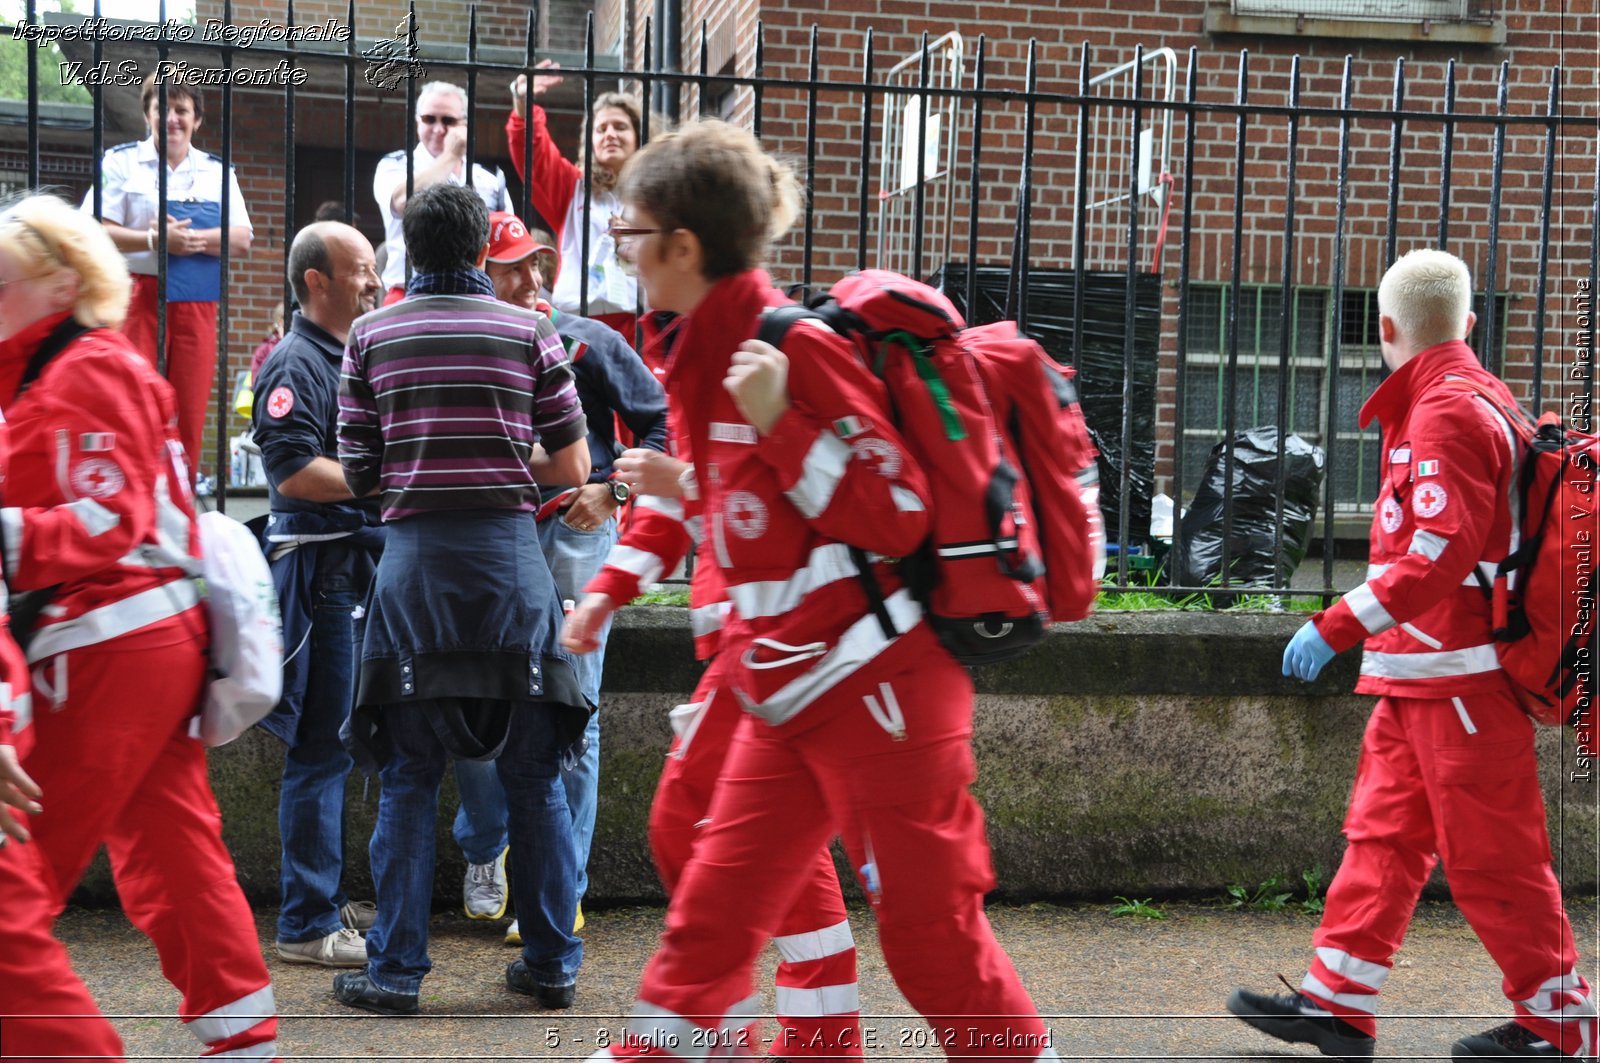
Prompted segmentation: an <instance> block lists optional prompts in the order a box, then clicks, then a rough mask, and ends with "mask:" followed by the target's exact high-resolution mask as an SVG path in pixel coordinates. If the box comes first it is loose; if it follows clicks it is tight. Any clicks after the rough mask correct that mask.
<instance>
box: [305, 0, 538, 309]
mask: <svg viewBox="0 0 1600 1063" xmlns="http://www.w3.org/2000/svg"><path fill="white" fill-rule="evenodd" d="M290 2H291V3H292V2H293V0H290ZM406 11H407V15H406V18H407V19H408V20H409V21H408V22H407V24H406V29H407V31H408V32H409V31H413V30H415V29H416V28H417V0H408V3H407V6H406ZM528 98H529V102H530V104H531V102H532V99H533V92H532V89H530V90H529V92H528ZM524 139H526V138H524ZM416 192H417V79H416V78H406V200H407V201H408V202H409V201H410V199H411V197H412V196H414V195H416ZM403 234H404V230H403V229H402V235H403ZM411 272H412V271H411V251H410V250H409V249H407V251H406V272H405V277H404V279H403V280H402V282H401V283H403V284H404V285H406V286H408V287H409V286H410V284H411ZM284 305H285V306H288V305H289V304H288V303H287V302H285V303H284Z"/></svg>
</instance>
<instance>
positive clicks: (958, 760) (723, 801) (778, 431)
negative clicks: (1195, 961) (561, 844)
mask: <svg viewBox="0 0 1600 1063" xmlns="http://www.w3.org/2000/svg"><path fill="white" fill-rule="evenodd" d="M618 192H619V195H620V198H621V200H622V203H623V208H624V209H623V213H622V215H621V216H619V217H617V218H615V219H614V221H613V226H612V235H613V236H614V237H615V238H617V239H618V240H619V241H622V242H624V243H626V244H628V245H630V246H629V248H628V253H629V255H630V256H631V258H632V260H633V261H634V263H635V264H636V265H637V267H638V271H639V277H640V282H641V283H642V284H643V285H644V287H645V289H646V292H647V294H648V295H649V298H650V304H651V306H652V307H654V308H656V309H658V310H666V311H671V312H673V313H675V314H677V315H678V317H677V318H676V319H675V320H674V321H673V322H672V323H671V324H670V325H669V326H667V327H666V328H664V329H662V330H661V331H660V332H658V333H657V334H656V335H655V336H653V337H652V340H651V342H652V343H653V344H656V345H659V346H658V352H659V351H660V350H665V351H666V357H665V359H664V361H665V362H666V365H667V376H666V386H667V395H668V400H669V403H670V405H671V415H672V417H673V418H675V419H676V431H677V432H678V434H679V435H680V436H683V437H687V439H688V442H689V450H690V453H691V455H692V460H693V473H694V477H693V485H692V490H691V491H689V492H688V493H689V494H692V495H694V496H695V505H696V506H697V507H698V510H699V515H700V521H701V524H702V526H703V528H704V529H705V534H706V535H707V536H708V537H709V540H710V543H711V554H712V556H713V557H714V558H715V561H716V564H717V566H718V568H719V569H721V571H722V575H723V577H724V579H725V582H726V584H727V593H728V598H729V600H730V601H731V602H732V612H731V613H730V615H729V617H728V621H727V625H726V628H725V631H724V636H723V642H722V647H721V650H720V654H721V656H722V657H723V658H724V659H725V660H726V661H727V662H728V664H727V666H726V671H725V673H724V681H725V683H726V685H727V688H728V689H729V691H730V692H731V694H732V695H733V696H734V697H735V698H737V700H738V702H739V704H740V705H742V706H743V707H744V709H745V710H746V715H745V716H744V717H743V718H742V719H741V720H740V721H739V723H738V726H737V730H736V732H735V734H734V736H733V740H732V746H731V748H730V750H729V753H728V759H727V762H726V765H725V766H724V768H723V771H722V775H721V778H720V779H718V781H717V786H716V792H715V795H714V796H713V797H712V800H711V809H710V814H709V819H710V823H709V824H708V825H707V827H706V829H705V833H704V834H703V835H702V836H701V837H700V838H699V839H698V840H697V842H696V844H695V847H694V855H693V856H692V858H691V859H690V861H689V863H688V866H687V867H685V868H684V870H683V873H682V876H681V878H680V879H679V882H678V884H677V889H676V890H675V892H674V893H673V895H672V901H671V905H670V907H669V908H668V911H667V929H666V933H665V934H664V935H663V938H662V943H661V948H660V949H659V950H658V951H657V953H656V954H655V956H654V957H653V958H652V959H651V960H650V963H649V964H648V966H647V967H646V968H645V972H644V978H643V981H642V984H641V986H640V990H639V1003H638V1006H637V1007H636V1008H635V1010H634V1013H633V1015H632V1017H631V1018H630V1019H629V1022H628V1036H627V1039H626V1040H625V1041H624V1042H623V1043H622V1044H620V1045H617V1046H614V1047H613V1048H611V1049H609V1050H607V1051H608V1052H610V1054H612V1055H614V1056H616V1057H618V1058H630V1059H631V1058H639V1057H645V1056H652V1055H659V1054H662V1053H665V1054H666V1055H668V1056H669V1057H682V1058H701V1057H708V1056H712V1055H724V1054H728V1052H729V1050H730V1049H731V1050H732V1051H733V1052H734V1053H738V1052H740V1051H746V1050H753V1049H755V1048H757V1047H758V1044H759V1042H757V1041H756V1040H755V1039H754V1036H753V1034H752V1033H751V1031H750V1030H749V1029H748V1027H749V1024H750V1022H751V1019H752V1007H753V1004H754V1001H753V1000H752V992H753V987H752V966H753V964H754V961H755V959H756V957H757V955H758V953H759V952H760V950H761V949H762V948H763V947H764V946H765V944H766V942H767V940H768V939H770V938H772V937H773V936H775V935H776V934H777V933H778V930H779V927H780V925H781V924H782V921H783V918H784V916H785V915H786V914H787V913H788V912H789V911H790V910H791V908H792V907H793V905H794V902H795V899H796V897H797V896H798V895H799V893H800V891H801V890H802V889H804V888H805V887H806V886H807V885H808V884H809V882H810V881H811V874H810V873H811V871H812V870H813V867H814V861H815V859H816V854H817V851H818V850H819V849H820V848H821V847H822V846H823V845H824V844H825V843H826V842H827V841H828V839H829V838H830V837H832V836H834V835H836V834H837V835H842V837H843V839H844V846H845V851H846V852H847V853H848V855H849V857H850V860H851V863H852V864H853V866H855V867H856V868H859V869H860V875H861V879H862V884H863V886H864V888H865V889H866V890H867V893H868V896H869V897H870V898H871V900H872V903H873V907H874V909H875V912H876V914H877V917H878V922H879V927H880V933H879V939H880V941H881V943H882V946H883V952H884V957H885V959H886V960H887V962H888V965H889V970H890V972H891V973H892V974H893V975H894V978H895V981H896V983H897V984H898V985H899V987H900V990H901V991H902V992H903V993H904V994H905V996H906V999H907V1000H909V1001H910V1002H911V1004H912V1005H913V1006H914V1007H915V1008H916V1009H917V1010H918V1011H919V1012H921V1013H922V1014H923V1015H924V1016H925V1017H927V1019H928V1020H929V1022H930V1023H931V1024H932V1026H933V1027H934V1030H935V1033H936V1036H937V1037H938V1039H939V1043H940V1045H941V1046H942V1047H943V1048H944V1049H945V1050H946V1051H947V1052H948V1053H950V1054H952V1055H959V1056H965V1057H969V1058H998V1057H1002V1056H1003V1057H1006V1058H1008V1059H1018V1058H1022V1059H1029V1058H1034V1057H1043V1058H1049V1059H1054V1058H1056V1057H1055V1052H1054V1050H1053V1049H1052V1048H1051V1047H1050V1031H1049V1030H1048V1029H1047V1028H1046V1027H1045V1026H1044V1024H1043V1022H1042V1021H1041V1020H1040V1019H1039V1016H1038V1013H1037V1011H1036V1010H1035V1009H1034V1006H1033V1002H1032V1001H1031V1000H1030V999H1029V997H1028V994H1027V992H1026V990H1024V989H1023V988H1022V984H1021V982H1020V980H1019V979H1018V978H1017V974H1016V971H1015V970H1014V969H1013V967H1012V965H1011V962H1010V960H1009V959H1008V958H1007V957H1006V954H1005V952H1004V951H1003V950H1002V949H1001V948H1000V946H999V944H998V943H997V942H996V941H995V939H994V935H993V932H992V931H991V929H990V927H989V922H988V919H987V917H986V916H985V915H984V912H983V894H984V892H985V891H987V890H988V889H989V888H990V887H991V886H992V885H993V884H994V873H993V870H992V867H991V865H990V861H989V847H988V842H987V840H986V839H985V837H984V830H983V813H982V811H981V810H980V809H979V808H978V805H977V802H976V801H975V800H974V799H973V797H972V795H971V794H970V793H969V792H968V786H969V784H970V783H971V782H972V781H973V779H974V777H975V767H974V761H973V756H972V748H971V725H972V705H973V700H972V699H973V692H972V682H971V679H970V677H969V676H968V675H967V673H966V671H965V670H964V669H963V668H962V667H961V666H960V665H959V664H957V663H956V661H955V659H954V658H952V657H951V656H950V655H949V654H948V653H947V652H946V651H945V650H944V649H943V647H942V646H941V645H940V644H939V641H938V639H937V638H936V637H935V636H934V635H933V633H932V631H931V630H930V629H929V627H928V625H927V624H926V622H924V620H923V619H922V613H921V608H920V606H919V605H918V604H917V602H916V601H915V600H914V599H913V598H912V597H911V595H910V594H909V592H908V591H906V590H905V589H904V587H903V586H902V585H901V582H900V580H899V578H898V576H897V575H896V573H895V570H894V566H892V565H890V564H886V563H884V562H881V561H880V562H877V563H875V564H874V565H873V575H874V577H875V578H876V579H877V581H878V584H879V587H880V588H881V590H882V592H883V595H884V597H885V601H884V603H883V604H884V608H885V609H886V610H887V612H888V614H889V616H890V618H891V619H892V622H893V623H892V627H893V630H894V632H897V633H898V634H890V632H889V631H888V630H886V625H883V624H881V623H880V621H879V618H878V617H877V616H875V615H874V612H873V610H872V609H871V608H870V607H869V605H868V601H867V595H866V593H865V592H864V590H863V588H862V584H861V581H860V580H859V579H858V578H857V570H856V567H855V564H854V563H853V561H852V560H851V558H850V550H851V548H852V547H855V548H859V549H861V550H865V551H867V552H868V553H869V554H873V555H876V556H878V557H900V556H904V555H905V554H907V553H909V552H910V551H912V550H913V549H914V548H915V547H916V546H917V545H918V544H919V543H920V542H921V541H922V539H923V538H924V537H925V536H926V535H927V532H928V513H927V501H928V488H927V480H926V478H925V476H924V474H923V471H922V470H921V469H920V468H918V467H917V465H916V464H915V462H914V461H912V460H911V458H910V456H909V455H908V454H907V453H906V450H905V447H904V444H903V443H902V441H901V440H900V437H899V435H898V434H897V433H896V431H895V429H894V427H893V424H892V422H891V420H890V417H889V413H888V403H887V398H886V396H885V395H884V393H883V391H882V388H881V387H880V385H879V384H878V382H877V380H876V379H875V378H874V377H873V376H872V375H871V374H870V373H869V372H868V371H867V370H866V368H865V367H864V366H862V365H861V364H860V362H859V361H858V360H857V359H856V357H855V356H854V354H853V353H852V352H851V351H850V349H849V348H848V347H847V346H846V344H845V343H844V341H842V340H840V339H839V338H837V337H835V336H834V335H833V334H832V333H830V332H828V331H827V330H826V329H823V328H821V327H814V326H812V325H810V324H806V323H802V324H800V325H797V326H796V327H795V328H794V329H792V330H791V331H790V333H789V336H788V338H787V339H786V340H785V342H784V348H785V349H784V350H783V351H779V350H777V349H776V348H773V347H770V346H767V345H765V344H762V343H759V342H756V341H753V340H752V339H751V337H753V336H754V335H756V332H757V323H758V319H759V317H760V315H761V314H762V313H763V312H764V311H765V310H766V309H767V308H769V307H772V306H777V305H780V304H782V303H784V302H785V301H786V300H785V299H784V298H783V296H782V295H781V294H780V293H779V292H777V291H776V290H775V289H774V288H773V286H772V281H771V279H770V278H769V277H768V276H767V274H766V273H765V272H764V271H762V270H761V269H760V268H759V264H760V261H761V259H762V258H763V257H764V255H765V253H766V250H767V246H768V243H769V242H770V241H771V240H772V239H773V238H774V237H776V236H778V235H780V234H781V233H782V232H784V231H785V230H786V229H787V228H788V226H789V224H790V222H791V221H792V220H793V218H794V216H795V214H796V211H797V207H798V205H799V199H800V188H799V185H798V182H797V181H796V179H795V176H794V174H793V172H792V171H791V170H789V169H788V168H787V167H786V166H783V165H781V164H779V163H778V162H776V161H775V160H773V159H772V158H770V157H769V156H768V155H766V154H765V153H764V152H763V151H762V150H761V148H760V146H759V145H758V144H757V142H756V141H755V139H754V138H753V137H751V136H750V135H749V134H748V133H745V132H742V131H740V130H737V129H735V128H733V127H732V126H729V125H726V124H724V123H721V122H703V123H696V124H693V125H690V126H687V127H685V128H684V129H683V130H681V131H679V132H677V133H673V134H668V135H667V136H664V137H662V138H660V139H658V140H656V141H654V142H653V143H652V144H651V145H650V146H649V147H646V148H644V149H642V150H641V151H640V153H639V154H638V155H637V156H635V157H634V159H633V160H632V161H630V163H629V164H628V167H627V168H626V169H625V170H624V171H623V174H622V178H621V183H620V185H619V188H618ZM610 607H611V600H610V599H609V598H608V597H606V596H603V595H589V596H586V597H585V600H584V602H583V603H582V604H581V605H580V606H579V608H578V609H577V610H576V611H575V612H574V614H573V616H572V617H571V618H570V619H569V622H568V627H567V630H566V633H565V636H564V641H565V642H566V643H567V645H568V646H569V648H572V649H574V650H582V649H584V648H585V647H586V646H587V645H588V641H589V638H590V632H591V631H592V630H593V629H594V626H595V624H596V622H597V621H598V620H599V619H600V617H601V616H602V615H603V613H604V612H605V611H606V610H608V609H609V608H610Z"/></svg>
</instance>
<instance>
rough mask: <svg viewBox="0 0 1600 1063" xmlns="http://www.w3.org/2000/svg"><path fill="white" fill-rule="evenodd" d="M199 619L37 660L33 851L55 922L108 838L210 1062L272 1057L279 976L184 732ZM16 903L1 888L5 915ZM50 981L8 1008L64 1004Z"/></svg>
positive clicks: (131, 914) (190, 711)
mask: <svg viewBox="0 0 1600 1063" xmlns="http://www.w3.org/2000/svg"><path fill="white" fill-rule="evenodd" d="M203 623H204V620H203V619H202V618H201V616H200V614H199V611H198V610H194V611H191V612H189V613H186V614H184V615H183V616H180V617H177V618H174V619H173V620H170V621H164V622H162V623H159V624H156V625H152V626H151V627H149V628H145V629H143V630H141V631H138V632H135V633H133V634H131V635H124V636H122V637H121V638H117V639H113V640H112V641H110V642H105V643H101V644H99V645H95V646H88V647H84V648H82V649H76V650H70V651H68V652H66V653H64V654H61V655H59V656H57V657H54V658H50V659H48V660H45V661H41V662H39V663H38V664H36V665H35V666H34V695H33V696H34V709H35V713H34V719H33V730H34V732H35V744H34V747H33V750H32V752H30V753H29V754H28V757H27V759H26V760H25V761H24V764H23V767H24V768H25V769H26V770H27V772H28V773H29V774H30V775H31V776H33V779H34V781H35V782H37V783H38V784H39V786H40V788H41V789H42V790H43V791H44V798H43V800H42V801H41V802H40V804H42V805H43V806H44V812H43V813H41V814H40V815H38V816H35V817H33V819H32V823H33V827H34V841H33V842H32V843H30V844H31V845H35V846H37V847H38V849H39V853H40V855H41V857H42V858H43V863H44V865H45V867H44V873H45V875H44V877H45V882H46V884H47V885H48V886H49V888H50V890H51V893H50V898H49V899H50V905H51V906H50V909H49V922H54V919H55V917H56V916H57V915H59V914H60V912H61V909H62V908H63V907H64V906H65V905H66V900H67V897H68V895H69V894H71V892H72V890H73V888H74V887H75V886H76V885H77V884H78V880H79V879H80V878H81V877H82V876H83V872H84V870H85V869H86V868H87V867H88V865H89V861H90V859H91V858H92V857H93V856H94V854H95V851H96V850H97V849H98V848H99V847H100V845H101V844H102V843H104V844H105V845H106V847H107V849H108V850H109V852H110V856H111V872H112V877H113V878H114V880H115V882H116V886H117V894H118V896H119V897H120V898H121V900H122V906H123V910H124V911H125V912H126V913H127V916H128V920H129V922H131V923H133V925H134V926H136V927H138V928H139V929H140V930H141V931H143V932H144V933H145V934H146V935H147V936H148V937H149V938H150V940H151V941H152V942H153V943H154V944H155V946H156V952H157V953H158V954H159V956H160V958H161V971H162V974H164V975H165V976H166V978H167V980H168V981H169V982H171V983H172V984H173V985H174V986H176V987H177V988H178V990H179V991H180V992H181V993H182V994H183V1000H182V1004H181V1017H182V1019H183V1021H184V1023H185V1024H186V1025H187V1026H188V1028H189V1031H190V1032H191V1033H193V1034H194V1035H195V1037H196V1038H197V1039H198V1040H199V1041H200V1042H201V1043H202V1044H203V1045H204V1046H205V1054H207V1055H211V1054H215V1053H221V1052H237V1053H238V1054H239V1055H240V1056H249V1057H252V1058H261V1059H273V1058H276V1056H277V1047H276V1038H277V1026H278V1020H277V1016H276V1009H275V1007H274V1005H273V999H272V986H271V980H270V978H269V977H268V975H267V967H266V963H265V961H263V960H262V958H261V944H260V941H259V939H258V938H257V935H256V928H255V919H254V917H253V916H252V915H251V912H250V906H249V904H248V903H247V902H246V901H245V899H244V894H243V892H242V891H241V890H240V889H239V882H238V878H237V877H236V874H235V872H234V867H233V859H232V858H231V857H230V856H229V855H228V850H227V848H226V847H225V846H224V845H223V842H222V820H221V815H220V813H219V812H218V810H217V802H216V798H215V797H213V796H212V793H211V785H210V783H209V782H208V781H207V777H206V758H205V748H204V747H203V746H202V745H201V744H200V742H199V741H198V740H197V739H194V738H190V737H189V721H190V719H191V717H192V716H193V715H194V711H195V707H196V706H197V705H198V704H199V702H200V691H201V686H202V683H203V682H204V677H205V658H204V657H203V655H202V654H201V653H200V652H199V651H198V650H196V649H195V647H194V636H193V633H194V631H195V630H196V628H197V626H198V625H201V624H203ZM57 699H59V700H57ZM4 888H5V887H4V886H0V890H3V889H4ZM11 905H12V898H11V896H9V894H8V893H6V892H0V911H10V910H11ZM45 926H46V929H47V930H48V923H46V924H45ZM44 981H45V980H44V979H36V980H30V982H29V984H28V985H27V986H23V987H18V988H16V989H15V990H14V991H13V993H12V995H11V996H10V997H9V999H8V1000H7V1005H6V1006H7V1008H8V1009H12V1010H15V1011H18V1012H23V1013H29V1014H44V1013H49V1012H51V1011H55V1010H57V1009H56V1007H55V1002H54V1001H53V1000H52V999H51V997H50V996H49V995H48V994H49V993H51V992H53V990H52V989H51V987H48V986H45V985H43V984H42V983H43V982H44ZM41 1021H44V1020H41ZM8 1050H9V1045H8Z"/></svg>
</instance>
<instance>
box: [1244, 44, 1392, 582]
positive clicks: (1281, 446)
mask: <svg viewBox="0 0 1600 1063" xmlns="http://www.w3.org/2000/svg"><path fill="white" fill-rule="evenodd" d="M1289 112H1290V113H1289V148H1288V156H1287V157H1288V166H1289V172H1288V174H1287V175H1286V176H1285V179H1284V186H1283V189H1284V191H1283V199H1284V217H1283V265H1282V269H1283V282H1282V283H1281V284H1280V285H1279V287H1278V414H1277V419H1278V456H1277V461H1276V462H1275V463H1274V465H1273V473H1272V491H1273V521H1272V563H1273V568H1272V572H1273V576H1274V579H1273V583H1274V586H1273V590H1275V591H1283V590H1288V587H1287V586H1278V585H1277V583H1278V580H1277V576H1278V574H1279V573H1281V572H1283V571H1284V567H1283V492H1284V488H1285V484H1284V464H1285V456H1286V455H1287V453H1288V444H1289V432H1290V430H1291V429H1292V428H1293V427H1294V426H1293V425H1291V424H1290V421H1289V374H1290V365H1289V354H1290V351H1289V348H1290V339H1291V337H1293V336H1294V331H1293V329H1294V276H1295V268H1294V264H1295V253H1294V249H1295V241H1294V236H1295V233H1294V205H1295V192H1296V188H1295V170H1296V165H1297V163H1298V162H1299V159H1298V157H1297V152H1298V151H1299V148H1300V57H1299V56H1298V55H1297V56H1295V57H1294V59H1292V60H1291V61H1290V63H1289ZM1395 139H1396V143H1398V141H1399V138H1398V137H1396V138H1395ZM1389 206H1390V210H1391V211H1392V210H1393V209H1394V203H1393V201H1392V200H1391V202H1390V205H1389ZM1393 227H1394V225H1393V222H1391V223H1390V229H1391V230H1392V229H1393ZM1256 334H1257V335H1258V336H1259V335H1260V332H1259V331H1257V333H1256Z"/></svg>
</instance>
